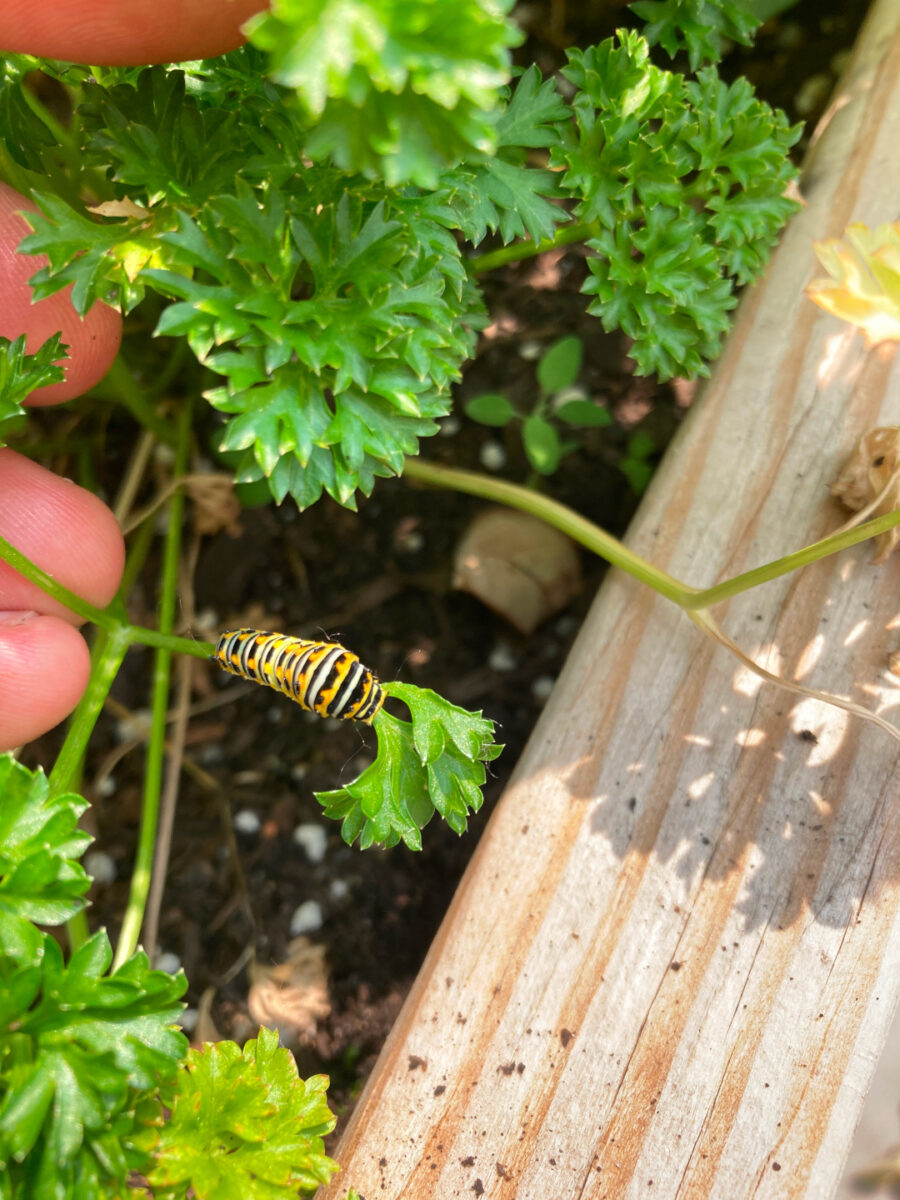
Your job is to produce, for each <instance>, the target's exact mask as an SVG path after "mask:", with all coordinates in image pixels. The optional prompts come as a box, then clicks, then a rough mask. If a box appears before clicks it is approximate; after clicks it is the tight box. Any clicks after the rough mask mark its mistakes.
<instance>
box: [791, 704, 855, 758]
mask: <svg viewBox="0 0 900 1200" xmlns="http://www.w3.org/2000/svg"><path fill="white" fill-rule="evenodd" d="M855 720H856V718H855V717H854V716H853V715H852V714H851V713H848V712H847V711H846V710H845V709H842V708H835V707H834V706H833V705H831V704H825V703H823V701H821V700H814V699H813V698H812V697H811V696H810V697H807V698H806V699H804V700H801V701H800V703H799V704H795V705H794V707H793V708H792V709H791V715H790V721H791V728H792V729H793V731H794V733H796V734H797V735H798V737H801V738H803V739H804V740H805V741H808V742H809V746H810V750H809V754H808V755H807V758H806V765H807V766H808V767H819V766H821V765H822V763H826V762H828V761H829V760H830V759H832V758H834V756H835V755H836V754H837V752H838V751H839V750H840V748H841V746H842V745H843V741H844V738H845V736H846V734H847V729H848V727H849V726H850V725H851V724H852V723H853V722H855ZM809 735H811V736H809Z"/></svg>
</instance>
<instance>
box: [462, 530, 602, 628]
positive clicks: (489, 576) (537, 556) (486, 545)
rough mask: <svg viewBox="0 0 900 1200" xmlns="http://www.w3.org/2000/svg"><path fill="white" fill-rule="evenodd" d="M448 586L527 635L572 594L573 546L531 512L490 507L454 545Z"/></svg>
mask: <svg viewBox="0 0 900 1200" xmlns="http://www.w3.org/2000/svg"><path fill="white" fill-rule="evenodd" d="M453 586H454V587H455V588H458V589H459V590H460V591H464V592H470V593H471V594H472V595H473V596H477V597H478V599H479V600H481V601H482V603H484V604H486V605H487V606H488V607H489V608H492V609H493V610H494V612H496V613H498V614H499V615H500V616H501V617H503V618H504V619H505V620H507V621H508V622H509V623H510V624H511V625H513V626H514V627H515V628H516V629H518V630H519V632H520V633H524V634H529V633H532V632H533V631H534V630H535V629H536V628H537V626H538V625H540V623H541V621H544V620H546V619H547V617H550V616H552V615H553V614H554V613H555V612H558V611H559V610H560V609H561V608H565V606H566V605H567V604H568V603H569V601H570V600H571V599H572V597H573V596H575V595H576V594H577V592H578V590H579V588H580V587H581V566H580V563H579V559H578V551H577V550H576V548H575V545H574V543H573V542H572V541H571V540H570V539H569V538H567V537H566V536H565V534H562V533H560V532H559V531H558V530H556V529H553V528H551V527H550V526H549V525H547V524H545V523H544V522H543V521H539V520H538V519H537V518H536V517H532V516H529V515H528V514H527V513H521V512H513V511H510V510H509V509H505V508H490V509H487V510H486V511H485V512H483V513H481V514H480V515H479V516H478V517H476V518H475V520H474V521H473V522H472V524H471V525H470V526H469V528H468V529H467V530H466V532H465V533H464V534H463V536H462V538H461V540H460V542H459V545H458V546H457V549H456V555H455V559H454V570H453Z"/></svg>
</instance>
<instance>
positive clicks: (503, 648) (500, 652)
mask: <svg viewBox="0 0 900 1200" xmlns="http://www.w3.org/2000/svg"><path fill="white" fill-rule="evenodd" d="M518 665H519V660H518V658H517V657H516V656H515V654H513V652H512V650H511V649H510V647H509V646H507V645H506V644H505V643H504V642H499V643H498V644H497V645H496V646H495V647H494V648H493V650H492V651H491V652H490V654H489V655H488V666H489V667H490V668H491V670H492V671H513V670H515V668H516V667H517V666H518Z"/></svg>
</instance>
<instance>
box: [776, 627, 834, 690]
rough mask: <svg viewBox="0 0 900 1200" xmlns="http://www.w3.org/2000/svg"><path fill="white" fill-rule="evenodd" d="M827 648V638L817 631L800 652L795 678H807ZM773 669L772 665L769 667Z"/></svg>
mask: <svg viewBox="0 0 900 1200" xmlns="http://www.w3.org/2000/svg"><path fill="white" fill-rule="evenodd" d="M824 648H825V638H824V636H823V635H822V634H821V633H817V634H816V636H815V637H814V638H812V639H811V640H810V641H809V642H807V644H806V646H805V648H804V649H803V650H802V651H801V652H800V657H799V658H798V659H797V665H796V667H794V679H798V680H800V679H805V678H806V676H807V675H808V674H809V673H810V671H812V670H813V669H814V667H815V666H816V664H817V663H818V661H819V659H820V658H821V657H822V651H823V650H824ZM769 670H771V667H770V668H769Z"/></svg>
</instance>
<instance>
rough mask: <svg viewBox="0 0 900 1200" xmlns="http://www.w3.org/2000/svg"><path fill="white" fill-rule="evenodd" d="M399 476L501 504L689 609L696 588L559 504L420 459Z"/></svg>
mask: <svg viewBox="0 0 900 1200" xmlns="http://www.w3.org/2000/svg"><path fill="white" fill-rule="evenodd" d="M403 474H404V476H406V477H407V478H408V479H418V480H420V481H421V482H422V483H430V484H433V485H435V486H436V487H445V488H452V489H454V490H456V491H459V492H466V493H468V494H469V495H470V496H481V497H482V498H483V499H485V500H494V501H496V502H497V503H498V504H506V505H508V506H509V507H510V508H518V509H521V510H522V512H527V513H530V514H531V515H532V516H534V517H538V518H540V520H542V521H546V522H547V524H548V525H552V526H553V527H554V528H555V529H558V530H559V531H560V532H561V533H565V534H567V535H568V536H569V537H570V538H572V539H573V540H574V541H576V542H580V543H581V545H582V546H584V547H586V549H588V550H591V551H592V552H593V553H594V554H597V555H599V556H600V558H605V559H606V561H607V562H608V563H612V565H613V566H614V567H619V568H620V569H621V570H623V571H627V572H628V574H629V575H633V576H634V578H635V579H639V580H640V581H641V583H646V584H647V585H648V587H652V588H653V590H654V591H656V592H659V593H660V595H662V596H665V597H666V598H667V599H669V600H672V601H674V602H675V603H676V604H678V605H680V607H682V608H687V607H689V602H690V601H691V599H692V598H693V597H694V596H695V595H696V593H697V589H696V588H692V587H689V586H688V585H687V584H684V583H680V582H679V581H678V580H677V579H675V578H673V577H672V576H671V575H668V574H667V573H666V572H665V571H662V570H660V568H659V567H654V566H653V564H652V563H649V562H647V560H646V559H645V558H641V556H640V555H639V554H635V553H634V551H633V550H629V549H628V547H627V546H625V545H623V544H622V542H620V541H619V540H618V539H617V538H614V537H613V536H612V534H610V533H607V532H606V530H605V529H601V528H600V526H599V525H595V524H594V523H593V521H589V520H588V519H587V518H586V517H582V516H580V515H579V514H578V513H576V512H574V511H573V510H572V509H571V508H567V507H566V505H565V504H560V503H559V501H558V500H551V499H550V498H549V497H548V496H542V495H541V494H540V493H539V492H533V491H531V490H530V489H529V488H525V487H520V486H519V484H516V483H509V482H507V480H505V479H495V478H494V477H493V476H491V475H481V474H479V473H478V472H476V471H458V470H456V469H455V468H451V467H441V466H438V465H437V464H436V463H432V462H423V461H422V459H419V458H407V459H406V460H405V461H404V466H403Z"/></svg>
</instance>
